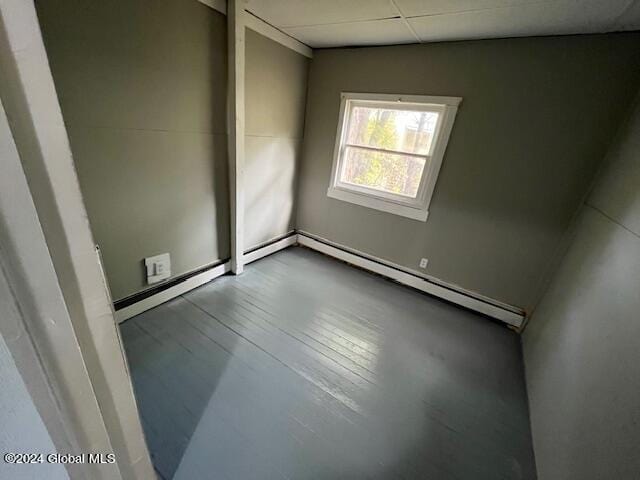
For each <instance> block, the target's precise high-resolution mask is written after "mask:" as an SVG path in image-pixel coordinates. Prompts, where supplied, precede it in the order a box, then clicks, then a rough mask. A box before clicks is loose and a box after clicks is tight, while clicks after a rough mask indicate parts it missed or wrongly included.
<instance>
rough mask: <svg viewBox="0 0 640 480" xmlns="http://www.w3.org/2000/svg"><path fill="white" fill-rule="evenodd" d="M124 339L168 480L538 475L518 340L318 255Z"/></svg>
mask: <svg viewBox="0 0 640 480" xmlns="http://www.w3.org/2000/svg"><path fill="white" fill-rule="evenodd" d="M122 336H123V339H124V343H125V347H126V351H127V355H128V358H129V362H130V367H131V373H132V375H133V381H134V386H135V390H136V396H137V399H138V403H139V407H140V411H141V415H142V421H143V426H144V429H145V433H146V437H147V442H148V445H149V449H150V450H151V453H152V457H153V461H154V464H155V466H156V469H157V470H158V472H159V473H160V474H161V476H162V477H164V478H165V479H167V480H168V479H170V478H176V479H188V480H199V479H223V480H245V479H261V480H262V479H291V480H298V479H323V480H334V479H350V480H353V479H365V478H367V479H369V478H372V479H373V478H375V479H396V478H398V479H434V480H446V479H465V480H466V479H469V480H480V479H491V480H496V479H534V478H535V467H534V460H533V451H532V446H531V434H530V429H529V418H528V409H527V401H526V393H525V385H524V380H523V367H522V356H521V350H520V341H519V338H518V336H517V335H516V334H515V333H513V332H511V331H510V330H508V329H507V328H505V327H504V326H502V325H499V324H497V323H493V322H491V321H489V320H488V319H486V318H483V317H481V316H479V315H476V314H474V313H471V312H468V311H465V310H462V309H459V308H457V307H455V306H452V305H449V304H446V303H444V302H441V301H439V300H437V299H434V298H431V297H429V296H427V295H424V294H421V293H418V292H416V291H413V290H410V289H408V288H405V287H402V286H400V285H396V284H394V283H392V282H389V281H386V280H384V279H382V278H380V277H376V276H374V275H370V274H368V273H366V272H363V271H360V270H357V269H354V268H352V267H349V266H348V265H345V264H343V263H340V262H338V261H335V260H333V259H330V258H327V257H324V256H322V255H320V254H317V253H315V252H311V251H309V250H306V249H303V248H300V247H295V248H290V249H288V250H285V251H283V252H279V253H277V254H275V255H271V256H269V257H267V258H265V259H263V260H260V261H258V262H256V263H254V264H252V265H249V266H248V268H247V269H246V271H245V273H244V274H243V275H241V276H239V277H232V276H228V277H222V278H219V279H217V280H215V281H214V282H212V283H209V284H207V285H205V286H203V287H201V288H199V289H197V290H194V291H192V292H190V293H188V294H186V295H184V296H183V297H180V298H177V299H175V300H173V301H171V302H168V303H166V304H164V305H161V306H159V307H157V308H155V309H153V310H150V311H148V312H145V313H143V314H141V315H139V316H137V317H135V318H133V319H131V320H128V321H127V322H125V323H124V324H122ZM174 476H175V477H174Z"/></svg>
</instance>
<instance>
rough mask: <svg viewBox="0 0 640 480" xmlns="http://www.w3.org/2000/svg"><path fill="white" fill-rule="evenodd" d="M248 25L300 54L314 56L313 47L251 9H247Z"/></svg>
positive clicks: (308, 56)
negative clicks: (250, 10) (279, 28)
mask: <svg viewBox="0 0 640 480" xmlns="http://www.w3.org/2000/svg"><path fill="white" fill-rule="evenodd" d="M246 25H247V28H250V29H251V30H253V31H254V32H258V33H259V34H260V35H263V36H265V37H267V38H269V39H271V40H273V41H274V42H277V43H279V44H280V45H283V46H285V47H287V48H289V49H291V50H293V51H294V52H297V53H299V54H300V55H304V56H305V57H307V58H313V49H311V47H308V46H307V45H305V44H304V43H302V42H300V41H298V40H296V39H295V38H293V37H291V36H289V35H287V34H286V33H284V32H282V31H280V30H278V29H277V28H276V27H274V26H273V25H271V24H269V23H267V22H265V21H264V20H262V19H261V18H260V17H256V16H255V15H254V14H252V13H251V12H249V11H247V15H246Z"/></svg>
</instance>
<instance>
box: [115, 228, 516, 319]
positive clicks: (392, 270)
mask: <svg viewBox="0 0 640 480" xmlns="http://www.w3.org/2000/svg"><path fill="white" fill-rule="evenodd" d="M293 245H302V246H304V247H307V248H310V249H311V250H315V251H317V252H320V253H322V254H324V255H327V256H330V257H333V258H336V259H338V260H341V261H343V262H346V263H349V264H351V265H354V266H356V267H359V268H362V269H364V270H367V271H370V272H372V273H376V274H378V275H381V276H383V277H386V278H389V279H391V280H394V281H396V282H398V283H400V284H402V285H406V286H408V287H411V288H415V289H416V290H420V291H421V292H425V293H428V294H430V295H433V296H435V297H438V298H441V299H443V300H446V301H448V302H451V303H454V304H456V305H459V306H461V307H464V308H467V309H469V310H473V311H475V312H478V313H482V314H484V315H487V316H489V317H491V318H494V319H496V320H499V321H501V322H504V323H506V324H508V325H510V326H512V327H515V328H516V329H519V328H520V327H522V325H523V323H524V320H525V317H526V315H525V313H524V312H523V311H522V310H519V309H517V308H516V307H513V306H511V305H505V304H502V303H499V302H496V301H494V300H492V299H489V298H486V297H483V296H481V295H478V294H476V293H474V292H469V291H465V290H463V289H460V288H457V287H455V286H452V285H447V284H444V283H443V282H440V281H437V280H435V279H430V278H426V277H424V276H421V275H420V274H419V273H418V272H412V271H410V270H407V269H405V268H403V267H401V266H399V265H394V264H392V263H390V262H387V261H385V260H382V259H379V258H376V257H373V256H371V255H367V254H365V253H363V252H359V251H357V250H354V249H351V248H348V247H345V246H343V245H340V244H336V243H333V242H331V241H329V240H327V239H324V238H321V237H317V236H315V235H312V234H309V233H307V232H302V231H298V232H290V233H288V234H286V235H284V236H282V237H279V238H276V239H274V240H272V241H270V242H267V243H265V244H262V245H259V246H257V247H255V248H253V249H251V250H248V251H246V252H245V254H244V259H245V264H249V263H251V262H254V261H256V260H259V259H261V258H263V257H266V256H267V255H271V254H272V253H275V252H278V251H280V250H283V249H285V248H288V247H291V246H293ZM229 271H230V263H229V262H228V261H225V262H220V263H217V264H215V265H212V266H209V267H207V268H206V269H200V270H198V271H195V272H192V273H189V274H186V275H183V276H181V277H178V278H176V279H173V280H170V281H168V282H166V283H164V284H162V285H159V286H158V287H154V288H152V289H149V290H145V291H143V292H140V293H137V294H135V295H132V296H130V297H127V298H125V299H122V300H119V301H117V302H115V303H114V308H115V310H116V320H117V321H118V323H120V322H123V321H125V320H127V319H128V318H131V317H133V316H135V315H138V314H140V313H142V312H144V311H146V310H149V309H151V308H153V307H156V306H158V305H160V304H162V303H164V302H167V301H169V300H171V299H172V298H175V297H178V296H180V295H182V294H184V293H187V292H188V291H190V290H193V289H194V288H197V287H199V286H201V285H204V284H205V283H208V282H210V281H212V280H214V279H215V278H217V277H220V276H222V275H224V274H226V273H228V272H229Z"/></svg>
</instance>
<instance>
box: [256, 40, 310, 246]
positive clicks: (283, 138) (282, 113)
mask: <svg viewBox="0 0 640 480" xmlns="http://www.w3.org/2000/svg"><path fill="white" fill-rule="evenodd" d="M308 66H309V60H308V59H307V58H306V57H305V56H303V55H300V54H299V53H296V52H294V51H293V50H290V49H288V48H286V47H284V46H282V45H280V44H279V43H276V42H274V41H273V40H270V39H268V38H266V37H264V36H262V35H260V34H258V33H256V32H254V31H253V30H249V29H247V31H246V78H245V82H246V98H245V103H246V106H245V110H246V135H245V142H246V143H245V156H246V158H245V162H246V173H245V178H246V186H245V248H246V249H250V248H251V247H255V246H256V245H259V244H261V243H264V242H267V241H269V240H272V239H273V238H276V237H278V236H280V235H283V234H285V233H287V232H289V231H290V230H293V229H294V227H295V225H294V222H295V196H296V195H295V190H296V178H297V176H298V170H299V161H300V154H301V147H302V136H303V131H304V112H305V101H306V94H307V70H308Z"/></svg>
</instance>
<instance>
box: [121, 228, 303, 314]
mask: <svg viewBox="0 0 640 480" xmlns="http://www.w3.org/2000/svg"><path fill="white" fill-rule="evenodd" d="M296 243H298V235H296V234H295V233H291V234H290V235H289V236H288V237H285V238H282V239H280V240H277V241H275V242H273V243H270V244H268V245H265V246H263V247H260V248H256V249H255V250H252V251H251V252H249V253H246V254H245V255H244V264H245V265H247V264H249V263H251V262H255V261H256V260H260V259H261V258H263V257H266V256H267V255H271V254H272V253H275V252H278V251H280V250H284V249H285V248H287V247H290V246H292V245H295V244H296ZM230 271H231V264H230V263H229V262H226V263H223V264H222V265H217V266H215V267H213V268H211V269H210V270H207V271H206V272H202V273H199V274H198V275H194V276H193V277H190V278H188V279H187V280H185V281H184V282H180V283H178V284H177V285H174V286H172V287H170V288H167V289H166V290H163V291H161V292H158V293H156V294H155V295H151V296H149V297H147V298H145V299H143V300H140V301H139V302H136V303H132V304H131V305H128V306H126V307H124V308H121V309H120V310H117V311H116V320H117V322H118V323H122V322H124V321H125V320H128V319H129V318H131V317H135V316H136V315H139V314H140V313H142V312H145V311H147V310H149V309H151V308H153V307H157V306H158V305H160V304H162V303H164V302H168V301H169V300H171V299H173V298H176V297H179V296H180V295H182V294H184V293H187V292H189V291H191V290H193V289H194V288H197V287H199V286H201V285H204V284H205V283H208V282H210V281H211V280H214V279H216V278H218V277H220V276H222V275H224V274H225V273H227V272H230Z"/></svg>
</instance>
